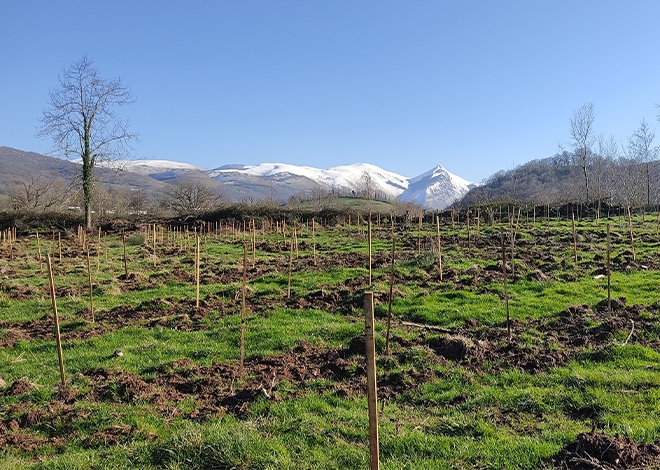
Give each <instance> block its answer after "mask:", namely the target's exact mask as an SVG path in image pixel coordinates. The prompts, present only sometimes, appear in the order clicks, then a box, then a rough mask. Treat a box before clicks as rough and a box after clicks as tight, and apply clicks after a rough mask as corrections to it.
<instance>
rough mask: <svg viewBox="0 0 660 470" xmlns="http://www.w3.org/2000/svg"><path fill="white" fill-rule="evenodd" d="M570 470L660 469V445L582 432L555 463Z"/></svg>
mask: <svg viewBox="0 0 660 470" xmlns="http://www.w3.org/2000/svg"><path fill="white" fill-rule="evenodd" d="M552 465H553V467H552V468H555V469H557V470H559V469H569V470H619V469H626V470H643V469H651V468H660V446H658V445H657V444H654V443H652V444H637V443H636V442H634V441H633V440H632V439H630V438H629V437H622V436H619V435H618V434H617V435H615V436H608V435H606V434H600V433H595V432H590V433H581V434H578V436H577V437H576V438H575V441H574V442H572V443H571V444H569V445H568V446H567V447H566V448H564V450H562V451H561V452H560V453H559V455H557V457H555V458H554V459H553V460H552Z"/></svg>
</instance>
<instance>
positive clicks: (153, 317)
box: [0, 298, 212, 348]
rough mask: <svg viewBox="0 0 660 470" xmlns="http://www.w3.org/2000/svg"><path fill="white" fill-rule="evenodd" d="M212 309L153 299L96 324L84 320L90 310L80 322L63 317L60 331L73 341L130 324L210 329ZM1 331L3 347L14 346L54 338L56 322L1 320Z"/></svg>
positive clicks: (106, 314) (206, 304)
mask: <svg viewBox="0 0 660 470" xmlns="http://www.w3.org/2000/svg"><path fill="white" fill-rule="evenodd" d="M211 310H212V309H211V304H210V301H209V300H204V299H200V302H199V307H196V306H195V301H194V300H191V299H182V300H175V299H162V298H160V299H153V300H149V301H146V302H143V303H141V304H139V305H137V306H132V305H124V306H121V307H117V308H115V309H112V310H109V311H101V312H97V313H96V318H95V322H94V323H91V322H89V321H86V320H85V319H87V320H91V315H90V313H89V309H85V310H83V312H82V313H81V317H80V318H79V319H76V320H68V319H67V318H61V319H60V332H61V334H62V339H63V340H65V341H70V340H86V339H89V338H93V337H97V336H100V335H103V334H106V333H109V332H112V331H114V330H116V329H119V328H122V327H125V326H128V325H134V326H144V327H148V328H153V327H156V326H161V327H164V328H169V329H173V330H178V331H196V330H201V329H206V328H208V324H207V323H205V322H204V319H205V318H207V317H208V316H209V314H210V313H211ZM0 330H1V333H0V347H2V348H11V347H14V345H15V344H16V343H17V342H18V341H21V340H29V339H33V338H39V339H45V340H51V341H52V340H54V339H55V330H54V323H53V319H52V318H51V317H50V316H48V315H44V316H43V317H41V318H40V319H38V320H30V321H27V322H4V321H2V320H0Z"/></svg>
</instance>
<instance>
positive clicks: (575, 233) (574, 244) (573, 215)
mask: <svg viewBox="0 0 660 470" xmlns="http://www.w3.org/2000/svg"><path fill="white" fill-rule="evenodd" d="M572 217H573V218H572V223H573V258H574V259H575V262H576V263H577V262H578V256H577V232H576V231H575V213H573V214H572Z"/></svg>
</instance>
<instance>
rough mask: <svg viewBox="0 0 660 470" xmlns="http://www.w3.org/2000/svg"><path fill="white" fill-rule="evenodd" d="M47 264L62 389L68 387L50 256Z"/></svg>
mask: <svg viewBox="0 0 660 470" xmlns="http://www.w3.org/2000/svg"><path fill="white" fill-rule="evenodd" d="M46 263H47V266H48V282H49V284H50V302H51V304H52V307H53V319H54V321H55V341H56V342H57V360H58V361H59V363H60V381H61V383H62V387H66V378H65V376H64V357H63V356H62V337H61V336H60V317H59V316H58V315H57V302H56V300H55V281H54V279H53V266H52V263H51V261H50V255H47V258H46Z"/></svg>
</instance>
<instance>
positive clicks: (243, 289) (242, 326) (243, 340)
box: [241, 245, 247, 370]
mask: <svg viewBox="0 0 660 470" xmlns="http://www.w3.org/2000/svg"><path fill="white" fill-rule="evenodd" d="M246 294H247V245H243V288H242V289H241V370H243V363H244V361H245V296H246Z"/></svg>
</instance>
